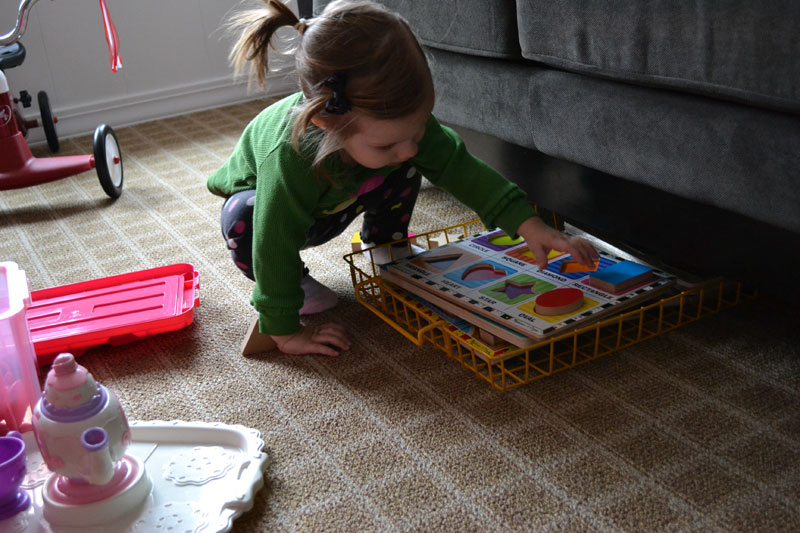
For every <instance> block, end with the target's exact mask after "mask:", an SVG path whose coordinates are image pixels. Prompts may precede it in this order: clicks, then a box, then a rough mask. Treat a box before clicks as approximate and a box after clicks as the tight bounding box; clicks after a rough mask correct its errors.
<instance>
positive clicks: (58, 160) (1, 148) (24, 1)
mask: <svg viewBox="0 0 800 533" xmlns="http://www.w3.org/2000/svg"><path fill="white" fill-rule="evenodd" d="M37 1H38V0H21V1H20V4H19V8H18V13H17V21H16V24H15V26H14V28H12V30H11V31H10V32H8V33H6V34H5V35H2V36H0V153H2V154H3V157H2V158H0V191H2V190H6V189H19V188H22V187H29V186H32V185H38V184H40V183H47V182H50V181H55V180H59V179H62V178H66V177H69V176H74V175H75V174H80V173H81V172H86V171H87V170H91V169H95V170H96V171H97V176H98V178H99V179H100V185H101V186H102V187H103V190H104V191H105V193H106V194H107V195H108V196H110V197H111V198H118V197H119V195H120V194H122V154H121V152H120V149H119V144H118V142H117V137H116V135H114V130H112V129H111V127H110V126H108V125H107V124H101V125H99V126H98V127H97V129H95V132H94V143H93V152H94V153H93V154H92V155H88V154H85V155H74V156H62V157H46V158H38V157H34V156H33V154H32V153H31V150H30V148H29V147H28V143H27V141H26V140H25V135H26V134H27V130H28V129H29V128H30V127H34V126H37V125H38V124H37V121H25V120H23V119H22V115H21V113H19V111H18V110H17V109H16V105H15V104H16V103H17V102H18V101H23V103H24V101H25V99H27V98H30V97H29V96H27V93H25V94H23V98H22V99H21V100H20V99H15V100H14V101H12V98H11V94H10V91H9V88H8V80H7V78H6V75H5V73H4V71H5V70H8V69H10V68H13V67H16V66H19V65H21V64H22V62H23V61H24V59H25V48H24V47H23V46H22V43H20V42H19V39H20V37H22V34H23V33H24V32H25V28H26V26H27V24H28V16H29V13H30V8H31V7H33V5H34V4H35V3H36V2H37ZM38 103H39V110H40V113H41V116H42V127H43V128H44V130H45V137H46V138H47V143H48V145H49V147H50V149H51V151H54V152H55V151H57V150H58V137H57V135H56V132H55V125H54V124H55V122H57V120H56V119H55V118H54V117H53V115H52V113H51V111H50V105H49V101H48V98H47V94H46V93H45V92H44V91H40V92H39V94H38Z"/></svg>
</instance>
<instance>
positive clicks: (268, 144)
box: [207, 93, 536, 335]
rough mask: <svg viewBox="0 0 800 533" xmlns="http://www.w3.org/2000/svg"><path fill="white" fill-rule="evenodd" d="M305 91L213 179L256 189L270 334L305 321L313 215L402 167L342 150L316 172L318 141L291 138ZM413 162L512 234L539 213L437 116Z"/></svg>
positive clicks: (214, 187) (252, 127)
mask: <svg viewBox="0 0 800 533" xmlns="http://www.w3.org/2000/svg"><path fill="white" fill-rule="evenodd" d="M301 98H302V94H301V93H297V94H294V95H291V96H289V97H287V98H284V99H283V100H281V101H279V102H276V103H275V104H273V105H271V106H269V107H268V108H266V109H265V110H264V111H262V112H261V113H260V114H259V115H258V116H257V117H256V118H254V119H253V120H252V122H250V124H249V125H248V126H247V127H246V128H245V130H244V132H243V134H242V136H241V138H240V139H239V141H238V143H237V144H236V147H235V148H234V151H233V153H232V154H231V156H230V157H229V158H228V160H227V161H226V162H225V164H223V165H222V167H221V168H220V169H219V170H217V171H216V172H214V173H213V174H212V175H211V177H210V178H209V179H208V183H207V185H208V189H209V190H210V191H211V192H212V193H214V194H216V195H219V196H222V197H229V196H231V195H232V194H234V193H236V192H239V191H242V190H247V189H255V190H256V201H255V205H254V215H253V273H254V275H255V279H256V284H255V288H254V289H253V297H252V304H253V307H254V308H255V309H256V311H258V313H259V330H260V331H261V332H262V333H266V334H271V335H289V334H291V333H294V332H296V331H298V330H299V329H300V328H301V324H300V318H299V313H298V312H299V310H300V308H301V307H302V305H303V299H304V295H303V290H302V289H301V288H300V281H301V279H302V276H303V263H302V261H301V259H300V250H301V249H302V248H303V247H304V245H305V242H306V234H307V232H308V230H309V229H310V228H311V226H312V225H313V224H314V221H315V220H316V219H320V218H324V217H327V216H329V215H330V214H332V213H335V212H337V211H339V210H342V209H344V208H345V207H346V206H347V205H349V204H351V203H352V202H353V201H354V199H356V194H357V192H358V190H359V187H360V186H361V184H362V183H363V182H364V181H365V180H366V179H368V178H370V177H371V176H375V175H380V174H382V175H387V174H388V173H390V172H391V171H392V170H394V169H395V168H397V167H386V168H382V169H378V170H375V169H368V168H365V167H361V166H355V167H353V166H345V165H344V164H343V163H342V161H341V159H340V158H339V157H338V155H336V156H334V157H332V161H330V166H329V168H330V169H331V175H332V176H335V179H334V182H333V183H331V182H330V181H327V180H323V179H320V178H318V177H315V176H314V174H313V172H312V170H311V155H310V153H311V152H310V151H311V150H313V148H312V147H310V146H307V145H304V146H302V147H301V153H297V151H296V150H295V149H294V148H293V147H292V142H291V136H292V125H291V120H290V117H291V109H292V107H293V106H294V105H296V104H297V103H298V102H299V101H300V99H301ZM410 163H411V164H412V165H413V166H414V167H415V168H416V169H417V170H418V171H419V172H420V173H421V174H422V175H423V176H425V177H426V178H427V179H428V180H429V181H430V182H432V183H433V184H434V185H436V186H437V187H441V188H442V189H444V190H446V191H447V192H449V193H450V194H452V195H453V196H454V197H456V198H457V199H458V200H460V201H461V202H462V203H464V204H465V205H466V206H468V207H469V208H470V209H472V210H474V211H475V212H476V213H477V214H478V216H479V217H480V218H481V220H482V221H483V222H484V224H485V225H486V227H489V228H492V227H499V228H501V229H502V230H504V231H505V232H506V233H508V234H509V235H514V234H515V232H516V230H517V228H518V227H519V225H520V224H521V223H522V222H523V221H524V220H526V219H528V218H530V217H531V216H534V215H535V214H536V213H535V211H534V210H533V208H532V207H531V206H530V204H529V203H528V202H527V200H526V198H525V194H524V193H523V192H522V190H520V189H519V187H517V186H516V185H514V184H512V183H511V182H509V181H508V180H506V179H505V178H504V177H502V176H501V175H500V174H498V173H497V172H496V171H495V170H493V169H492V168H490V167H489V166H488V165H486V164H485V163H484V162H482V161H480V160H479V159H477V158H475V157H474V156H472V155H471V154H470V153H469V152H467V150H466V148H465V146H464V143H463V142H462V140H461V138H460V137H459V136H458V134H456V133H455V132H454V131H453V130H451V129H450V128H447V127H445V126H442V125H441V124H439V122H438V121H437V120H436V119H435V118H434V117H433V116H431V117H430V119H429V120H428V123H427V125H426V129H425V135H424V137H423V139H422V140H421V141H420V143H419V144H418V153H417V155H416V156H415V157H414V158H413V159H411V160H410ZM342 268H344V266H343V267H342Z"/></svg>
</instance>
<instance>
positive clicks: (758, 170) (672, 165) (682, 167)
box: [432, 50, 800, 233]
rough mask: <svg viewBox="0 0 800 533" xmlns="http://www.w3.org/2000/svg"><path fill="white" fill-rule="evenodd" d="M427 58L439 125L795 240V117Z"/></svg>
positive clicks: (799, 201)
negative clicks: (730, 215)
mask: <svg viewBox="0 0 800 533" xmlns="http://www.w3.org/2000/svg"><path fill="white" fill-rule="evenodd" d="M432 55H433V60H432V65H433V76H434V83H435V84H436V88H437V89H436V107H435V108H434V113H435V114H436V116H437V118H438V119H439V120H441V121H444V122H447V123H451V124H454V125H456V126H463V127H466V128H470V129H473V130H476V131H480V132H484V133H488V134H490V135H494V136H496V137H498V138H500V139H503V140H505V141H509V142H511V143H514V144H517V145H520V146H524V147H526V148H533V149H535V150H538V151H540V152H543V153H545V154H547V155H550V156H553V157H556V158H559V159H563V160H566V161H571V162H575V163H580V164H581V165H584V166H587V167H590V168H593V169H596V170H600V171H602V172H605V173H607V174H611V175H614V176H618V177H621V178H624V179H627V180H631V181H635V182H637V183H640V184H642V185H646V186H650V187H653V188H655V189H658V190H661V191H666V192H669V193H671V194H673V195H676V196H679V197H683V198H688V199H692V200H695V201H697V202H700V203H703V204H706V205H712V206H715V207H719V208H721V209H725V210H728V211H732V212H734V213H738V214H742V215H745V216H748V217H751V218H754V219H756V220H760V221H762V222H766V223H768V224H771V225H773V226H776V227H779V228H783V229H787V230H789V231H792V232H795V233H800V210H798V209H797V206H798V205H800V187H798V184H797V172H796V170H797V169H798V168H800V151H798V150H797V146H800V116H796V115H792V114H788V113H778V112H775V111H772V110H765V109H760V108H758V107H754V106H747V105H740V104H737V103H733V102H728V101H724V100H715V99H708V98H703V97H700V96H697V95H693V94H686V93H685V92H684V93H682V92H678V91H670V90H663V89H661V90H657V89H652V88H645V87H640V86H637V85H634V84H624V83H617V82H614V81H609V80H606V79H601V78H596V77H593V76H582V75H579V74H576V73H572V72H565V71H563V70H559V69H552V68H547V67H544V66H537V65H531V64H525V63H522V62H518V61H502V60H497V59H488V58H482V57H475V56H465V55H463V54H453V53H449V52H446V51H442V50H434V51H432ZM454 79H457V80H458V83H452V81H451V80H454ZM531 179H536V176H535V173H532V174H531ZM644 208H647V207H644ZM674 216H681V215H680V213H674Z"/></svg>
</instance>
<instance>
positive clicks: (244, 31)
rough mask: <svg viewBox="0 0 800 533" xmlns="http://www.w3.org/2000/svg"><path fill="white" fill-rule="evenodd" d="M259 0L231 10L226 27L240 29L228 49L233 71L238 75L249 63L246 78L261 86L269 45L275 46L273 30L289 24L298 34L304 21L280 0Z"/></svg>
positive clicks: (264, 78)
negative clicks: (258, 4)
mask: <svg viewBox="0 0 800 533" xmlns="http://www.w3.org/2000/svg"><path fill="white" fill-rule="evenodd" d="M261 1H262V2H263V3H264V4H266V6H265V7H264V8H261V9H249V10H245V11H241V12H238V13H235V14H234V15H232V16H231V18H230V19H229V21H228V25H227V27H228V29H230V30H233V31H235V32H237V33H238V32H241V35H240V36H239V39H238V40H237V41H236V43H235V44H234V45H233V49H232V50H231V53H230V60H231V62H232V63H233V68H234V73H235V74H236V75H239V74H241V73H242V71H243V70H244V69H245V68H246V67H247V66H249V68H250V81H251V82H252V81H255V82H256V83H257V84H258V86H260V87H263V86H264V84H265V82H266V78H267V73H269V48H270V47H272V49H273V50H276V47H275V45H274V43H273V42H272V38H273V36H274V34H275V31H276V30H277V29H278V28H281V27H283V26H292V27H294V28H295V29H296V30H297V31H299V32H300V34H301V35H302V34H303V33H304V32H305V29H306V25H307V24H306V21H305V20H300V19H298V18H297V15H295V14H294V13H293V12H292V10H291V9H289V8H288V7H286V5H285V4H283V2H281V1H280V0H261Z"/></svg>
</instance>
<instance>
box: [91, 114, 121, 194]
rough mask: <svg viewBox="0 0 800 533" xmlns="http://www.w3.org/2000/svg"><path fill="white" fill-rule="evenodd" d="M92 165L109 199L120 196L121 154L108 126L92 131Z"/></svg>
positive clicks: (102, 125)
mask: <svg viewBox="0 0 800 533" xmlns="http://www.w3.org/2000/svg"><path fill="white" fill-rule="evenodd" d="M94 163H95V170H97V177H98V178H99V179H100V185H102V186H103V190H104V191H105V192H106V194H107V195H109V196H110V197H111V198H119V195H120V194H122V152H120V150H119V143H118V142H117V136H116V135H114V130H112V129H111V126H109V125H108V124H100V125H99V126H97V129H96V130H94Z"/></svg>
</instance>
